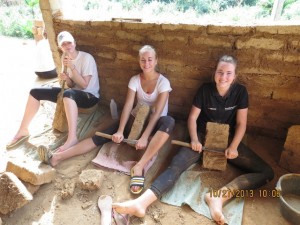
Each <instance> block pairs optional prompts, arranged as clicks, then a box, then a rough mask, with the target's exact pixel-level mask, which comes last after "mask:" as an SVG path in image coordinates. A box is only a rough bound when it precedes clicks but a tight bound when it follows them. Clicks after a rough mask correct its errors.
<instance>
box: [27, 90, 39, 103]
mask: <svg viewBox="0 0 300 225" xmlns="http://www.w3.org/2000/svg"><path fill="white" fill-rule="evenodd" d="M29 94H30V95H31V96H32V97H34V98H35V99H36V100H39V98H38V96H39V93H38V90H37V89H35V88H33V89H31V90H30V92H29Z"/></svg>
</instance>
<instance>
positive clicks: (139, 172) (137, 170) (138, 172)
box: [130, 165, 144, 192]
mask: <svg viewBox="0 0 300 225" xmlns="http://www.w3.org/2000/svg"><path fill="white" fill-rule="evenodd" d="M143 171H144V169H143V168H141V167H139V166H138V165H135V166H134V167H133V168H132V169H131V177H133V176H144V173H143ZM141 188H142V187H140V186H131V187H130V189H131V190H132V191H133V192H138V191H139V190H141Z"/></svg>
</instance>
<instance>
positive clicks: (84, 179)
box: [78, 169, 103, 191]
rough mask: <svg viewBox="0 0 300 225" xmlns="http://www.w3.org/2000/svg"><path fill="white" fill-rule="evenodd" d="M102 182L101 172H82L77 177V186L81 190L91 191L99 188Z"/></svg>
mask: <svg viewBox="0 0 300 225" xmlns="http://www.w3.org/2000/svg"><path fill="white" fill-rule="evenodd" d="M102 180H103V172H102V171H101V170H96V169H91V170H83V171H82V172H81V174H80V175H79V180H78V185H79V187H80V188H81V189H83V190H89V191H93V190H97V189H99V188H100V186H101V184H102Z"/></svg>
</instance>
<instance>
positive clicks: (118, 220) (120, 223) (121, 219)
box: [111, 209, 129, 225]
mask: <svg viewBox="0 0 300 225" xmlns="http://www.w3.org/2000/svg"><path fill="white" fill-rule="evenodd" d="M111 215H112V218H113V221H114V224H115V225H129V215H128V214H121V213H118V212H117V211H116V210H114V209H112V212H111Z"/></svg>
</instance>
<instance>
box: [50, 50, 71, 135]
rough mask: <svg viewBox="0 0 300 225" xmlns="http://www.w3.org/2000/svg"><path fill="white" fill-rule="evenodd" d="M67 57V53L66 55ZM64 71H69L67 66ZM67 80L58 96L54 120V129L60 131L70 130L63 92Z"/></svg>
mask: <svg viewBox="0 0 300 225" xmlns="http://www.w3.org/2000/svg"><path fill="white" fill-rule="evenodd" d="M64 57H66V54H65V55H64ZM63 72H64V73H67V67H66V66H64V69H63ZM65 82H66V81H65V80H63V82H62V85H61V91H60V92H59V94H58V96H57V102H56V108H55V114H54V119H53V122H52V127H53V129H56V130H58V131H60V132H65V131H67V130H68V121H67V117H66V112H65V107H64V102H63V93H64V90H65Z"/></svg>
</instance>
